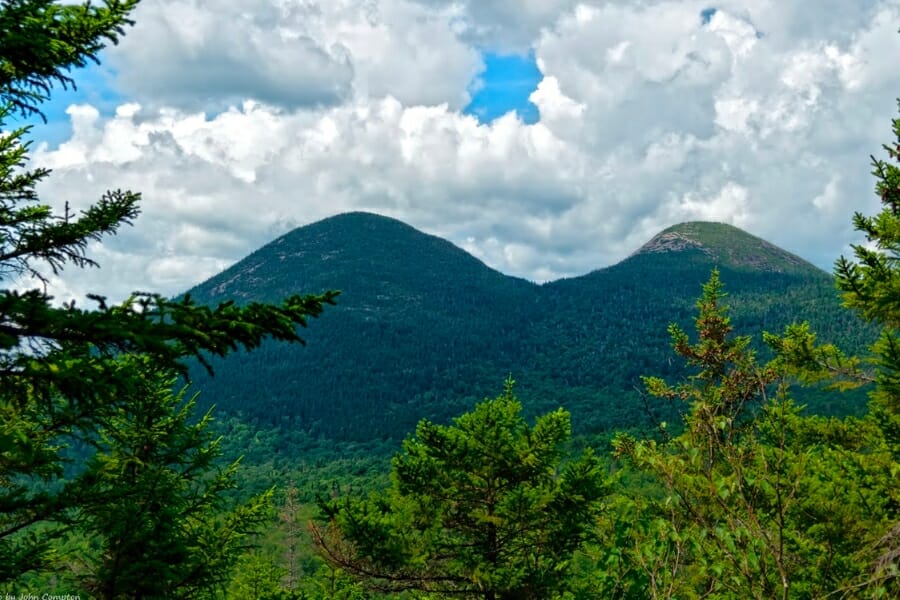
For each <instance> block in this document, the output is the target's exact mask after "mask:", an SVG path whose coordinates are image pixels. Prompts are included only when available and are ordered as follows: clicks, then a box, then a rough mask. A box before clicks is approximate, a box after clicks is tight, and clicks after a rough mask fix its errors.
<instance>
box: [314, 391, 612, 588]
mask: <svg viewBox="0 0 900 600" xmlns="http://www.w3.org/2000/svg"><path fill="white" fill-rule="evenodd" d="M520 411H521V405H520V404H519V402H518V401H517V400H516V399H515V397H514V396H513V393H512V382H511V381H508V382H507V385H506V389H505V391H504V393H503V395H501V396H499V397H498V398H495V399H493V400H486V401H484V402H482V403H480V404H478V405H477V406H476V407H475V409H474V410H473V411H472V412H470V413H467V414H465V415H463V416H461V417H458V418H456V419H454V421H453V424H452V425H449V426H442V425H436V424H434V423H431V422H429V421H427V420H426V421H422V422H420V423H419V425H418V427H417V428H416V432H415V435H414V436H412V437H409V438H407V439H406V441H405V442H404V443H403V451H402V452H401V453H400V454H398V455H397V456H396V457H395V458H394V460H393V469H392V487H391V488H390V490H389V491H387V492H386V493H382V494H374V495H372V496H371V497H369V498H368V499H353V498H349V497H348V498H344V499H337V500H334V501H331V502H323V503H322V508H323V511H324V514H325V516H326V518H327V519H328V521H329V522H328V524H327V525H324V526H320V525H314V526H313V528H312V531H313V534H314V539H315V541H316V543H317V545H318V546H319V548H320V549H321V551H322V554H323V556H324V557H325V559H326V560H328V561H329V562H330V563H332V564H333V565H335V566H337V567H339V568H341V569H343V570H344V571H345V572H347V573H348V574H350V575H352V576H354V577H357V578H359V579H360V580H362V581H363V582H364V583H365V584H366V585H367V586H369V587H370V588H372V589H376V590H381V591H402V590H420V591H426V592H430V593H433V594H434V595H435V596H436V597H463V598H484V599H485V600H500V599H504V600H513V599H516V600H527V599H529V598H531V599H538V598H552V597H555V594H557V593H560V592H562V591H563V590H564V589H565V587H566V586H567V585H568V583H569V582H568V576H569V574H570V571H569V563H570V559H571V557H572V555H573V553H574V552H575V551H576V549H578V548H579V547H580V546H581V545H582V542H583V540H584V536H585V534H586V532H587V531H589V530H590V529H591V528H592V526H593V521H594V518H595V516H596V514H597V510H598V501H599V500H600V498H601V497H602V496H603V494H604V493H605V477H604V475H603V474H602V473H601V471H600V466H599V463H598V461H597V460H596V458H595V457H594V456H593V455H592V454H591V453H590V452H589V451H586V452H585V454H584V455H583V456H582V457H581V458H580V459H578V460H574V461H571V462H566V463H562V459H563V455H562V445H563V444H564V443H565V442H566V440H568V438H569V435H570V424H569V415H568V413H567V412H566V411H564V410H562V409H559V410H557V411H556V412H553V413H550V414H547V415H544V416H542V417H540V418H538V419H537V422H536V423H535V425H534V427H530V426H529V425H528V424H527V423H526V422H525V420H524V419H523V418H522V416H521V415H520Z"/></svg>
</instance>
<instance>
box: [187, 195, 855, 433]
mask: <svg viewBox="0 0 900 600" xmlns="http://www.w3.org/2000/svg"><path fill="white" fill-rule="evenodd" d="M654 240H655V241H652V242H651V243H649V244H648V245H647V246H645V247H644V248H643V249H642V250H641V251H640V252H638V253H637V254H636V255H633V256H631V257H629V258H628V259H626V260H624V261H622V262H620V263H618V264H617V265H614V266H612V267H608V268H604V269H600V270H597V271H594V272H593V273H590V274H587V275H583V276H581V277H575V278H572V279H565V280H558V281H554V282H551V283H548V284H544V285H536V284H534V283H531V282H528V281H525V280H523V279H518V278H515V277H510V276H507V275H504V274H502V273H500V272H498V271H496V270H494V269H491V268H490V267H488V266H486V265H485V264H484V263H482V262H481V261H479V260H478V259H477V258H475V257H473V256H471V255H470V254H468V253H467V252H465V251H464V250H462V249H460V248H459V247H457V246H455V245H453V244H452V243H451V242H449V241H447V240H444V239H441V238H439V237H436V236H433V235H428V234H425V233H422V232H421V231H418V230H416V229H415V228H413V227H411V226H409V225H406V224H404V223H402V222H400V221H397V220H396V219H392V218H388V217H383V216H379V215H374V214H368V213H360V212H356V213H348V214H342V215H338V216H334V217H331V218H328V219H325V220H323V221H319V222H317V223H313V224H311V225H306V226H303V227H299V228H297V229H295V230H293V231H291V232H289V233H286V234H285V235H283V236H281V237H280V238H278V239H276V240H275V241H273V242H271V243H270V244H267V245H265V246H263V247H262V248H260V249H259V250H257V251H256V252H254V253H252V254H250V255H249V256H248V257H246V258H245V259H243V260H241V261H239V262H238V263H237V264H235V265H234V266H232V267H231V268H230V269H228V270H226V271H225V272H223V273H221V274H220V275H218V276H216V277H214V278H212V279H210V280H208V281H206V282H204V283H202V284H200V285H199V286H197V287H196V288H194V290H192V291H191V294H192V296H193V297H194V298H195V299H196V300H197V301H199V302H210V303H216V302H220V301H222V300H228V299H234V300H236V301H237V302H239V303H243V302H248V301H271V300H274V299H277V298H280V297H283V296H285V295H288V294H291V293H296V292H297V291H304V292H320V291H323V290H327V289H337V290H340V291H341V295H340V296H339V297H338V298H337V306H335V307H331V308H329V310H328V311H327V312H326V314H324V315H323V316H322V317H321V318H320V319H318V320H317V321H316V322H315V323H313V324H312V326H311V327H310V328H309V329H308V330H306V331H304V332H303V337H304V339H306V340H307V342H308V343H309V344H308V346H307V347H306V348H304V349H299V348H294V347H290V346H285V345H281V344H275V343H272V344H267V345H265V346H264V347H263V348H261V349H260V350H258V351H257V352H254V353H252V354H241V355H239V356H235V357H232V358H229V359H227V360H224V361H218V360H215V361H213V362H214V366H215V367H216V373H217V376H216V377H215V378H214V379H208V378H207V377H206V375H205V374H204V372H203V371H202V370H199V371H198V372H197V373H196V377H195V381H196V383H197V386H198V388H199V389H203V396H202V398H203V401H204V402H209V403H211V404H216V405H217V406H219V408H220V409H222V410H224V411H226V412H230V411H239V412H242V413H243V414H244V415H245V416H248V417H250V418H256V419H260V420H261V422H266V423H270V424H276V423H277V424H284V423H290V427H291V428H292V429H297V430H305V431H309V432H313V433H315V434H316V435H323V436H325V437H333V438H336V439H343V440H347V439H349V440H357V441H366V440H371V439H372V438H373V437H375V438H379V439H380V438H386V437H399V436H401V435H403V434H404V433H405V432H407V431H409V430H410V429H411V428H412V427H414V426H415V424H416V423H417V422H418V420H419V419H421V418H428V419H430V420H432V421H434V422H446V421H447V420H448V419H449V418H450V417H452V416H453V415H457V414H460V413H461V412H464V411H465V410H467V409H469V408H471V406H472V405H473V404H474V403H475V402H476V401H477V400H479V399H483V398H485V397H487V396H488V395H489V394H491V393H493V392H495V390H496V388H497V385H499V384H498V382H502V381H503V379H504V378H506V377H507V376H509V375H510V374H512V375H513V376H514V378H515V379H516V380H517V381H519V388H518V389H519V391H520V394H521V396H520V397H521V398H522V400H523V404H524V406H525V410H526V412H528V413H529V414H538V413H540V412H542V411H546V410H553V409H555V408H556V407H558V406H560V405H562V406H564V407H566V408H567V409H568V410H570V411H571V412H572V415H573V424H574V427H575V429H576V431H579V432H592V431H601V430H604V431H605V430H608V429H610V428H613V427H622V426H633V425H634V424H635V423H637V422H644V421H646V420H647V419H648V418H649V417H647V416H646V415H645V414H644V413H643V412H642V408H641V407H642V404H641V402H640V399H639V398H636V397H635V394H634V389H635V386H636V385H639V384H640V381H641V380H640V377H641V376H642V375H645V374H647V373H663V374H667V375H672V376H676V375H679V373H680V372H679V373H676V372H674V371H671V368H670V363H669V362H668V361H667V358H668V352H669V347H670V344H669V340H668V335H667V333H666V331H667V326H668V324H669V323H672V322H676V323H681V324H682V326H683V327H688V326H689V325H690V323H691V319H692V317H693V312H694V305H695V300H696V297H697V294H698V293H699V291H700V289H701V285H702V284H703V282H704V281H706V280H707V279H708V278H709V274H710V271H711V270H712V269H713V268H715V267H718V268H719V270H720V272H721V276H722V281H723V282H724V283H725V285H726V288H727V290H728V293H729V302H730V305H731V306H732V307H733V315H734V318H735V325H736V326H737V327H738V328H740V330H743V331H758V330H760V329H763V328H765V329H767V330H771V331H778V330H781V329H782V328H783V327H784V326H785V325H787V324H788V323H790V322H792V321H796V320H809V321H811V322H812V324H813V325H814V327H815V329H816V331H817V332H818V333H819V334H820V336H821V338H820V339H822V340H826V341H848V342H849V344H848V345H849V346H850V347H854V348H855V347H861V346H863V345H864V344H865V341H867V340H868V338H866V336H865V333H864V332H862V331H861V330H860V327H859V324H858V323H855V322H852V321H850V320H849V319H850V317H849V316H848V313H846V311H841V309H840V302H839V300H838V298H837V294H836V292H835V290H834V284H833V281H832V280H831V278H830V277H829V276H828V275H827V274H825V273H823V272H822V271H820V270H818V269H816V268H815V267H813V266H812V265H810V264H809V263H806V262H804V261H802V260H801V259H799V258H797V257H795V256H793V255H791V254H789V253H787V252H785V251H783V250H781V249H779V248H777V247H775V246H773V245H772V244H769V243H767V242H764V241H763V240H760V239H759V238H756V237H754V236H751V235H749V234H747V233H744V232H743V231H741V230H739V229H737V228H734V227H730V226H728V225H721V224H715V223H686V224H682V225H677V226H675V227H673V228H670V229H668V230H666V231H665V232H663V233H662V234H660V235H659V236H657V237H656V238H654ZM815 408H816V409H817V410H827V411H831V412H842V411H843V410H845V409H842V408H841V407H837V406H835V407H822V406H817V407H815ZM654 410H655V409H654ZM671 412H672V411H671V410H670V413H671ZM657 416H658V415H657ZM654 418H656V417H654ZM666 418H676V419H677V418H678V417H677V415H674V414H668V416H667V417H666Z"/></svg>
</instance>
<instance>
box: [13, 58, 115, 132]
mask: <svg viewBox="0 0 900 600" xmlns="http://www.w3.org/2000/svg"><path fill="white" fill-rule="evenodd" d="M68 75H70V76H72V77H73V78H74V79H75V83H76V84H77V86H78V89H72V86H69V87H68V89H63V87H62V86H61V85H58V84H57V85H54V86H53V89H52V90H51V91H50V100H49V101H47V102H44V103H43V104H41V106H40V109H41V112H43V113H44V116H45V117H47V122H46V123H44V121H43V120H42V119H41V118H40V117H39V116H37V115H34V116H31V117H28V118H27V119H25V120H24V121H23V120H22V119H21V117H19V116H17V115H16V116H13V117H11V118H10V119H9V121H8V123H7V125H6V126H8V127H18V126H21V125H31V126H32V129H31V134H30V135H29V136H28V138H29V139H32V140H40V141H41V142H47V143H48V144H49V145H50V146H51V147H53V146H58V145H59V144H60V143H61V142H64V141H66V140H68V139H69V138H70V137H71V136H72V124H71V121H70V120H69V115H67V114H66V109H67V108H68V107H69V106H70V105H72V104H90V105H92V106H94V108H96V109H97V110H99V111H100V114H101V115H105V116H108V115H112V114H114V113H115V110H116V107H117V106H118V105H119V104H122V103H124V102H125V101H126V100H125V99H124V98H123V97H122V96H120V95H119V94H118V93H116V92H115V91H114V90H113V89H112V87H111V86H110V81H111V79H112V74H111V73H110V72H109V70H108V68H106V67H104V66H102V65H96V64H90V65H89V66H88V67H86V68H84V69H76V70H74V71H72V72H70V73H68Z"/></svg>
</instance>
